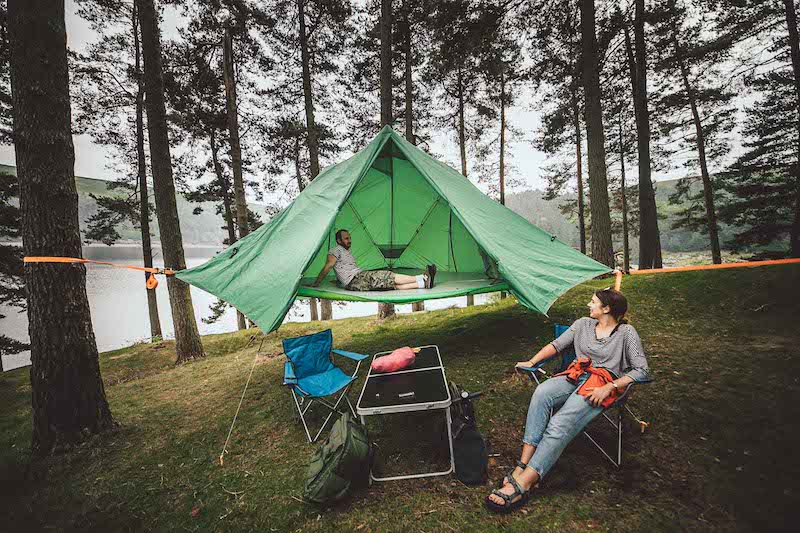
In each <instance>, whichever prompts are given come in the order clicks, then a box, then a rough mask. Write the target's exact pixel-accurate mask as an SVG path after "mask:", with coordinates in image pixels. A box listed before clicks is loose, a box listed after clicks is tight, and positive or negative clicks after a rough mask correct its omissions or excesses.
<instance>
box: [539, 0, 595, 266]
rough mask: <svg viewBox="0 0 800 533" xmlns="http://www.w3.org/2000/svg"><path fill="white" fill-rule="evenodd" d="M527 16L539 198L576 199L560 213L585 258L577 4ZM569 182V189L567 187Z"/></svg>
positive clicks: (566, 203) (568, 203) (564, 205)
mask: <svg viewBox="0 0 800 533" xmlns="http://www.w3.org/2000/svg"><path fill="white" fill-rule="evenodd" d="M536 7H537V9H535V10H533V12H532V13H531V14H530V15H529V16H528V17H527V20H528V21H529V25H530V31H531V34H532V40H533V49H534V50H535V53H534V56H533V57H534V65H533V68H532V72H531V74H530V77H531V79H532V80H533V81H534V83H535V84H536V86H537V89H538V90H537V93H538V94H537V95H538V98H537V107H538V108H539V109H540V110H541V112H542V126H541V127H540V128H539V129H538V130H537V131H536V136H535V138H534V146H536V147H537V148H538V149H539V150H541V151H542V152H544V153H545V154H547V155H548V157H549V158H550V159H551V163H549V164H548V165H547V166H546V167H545V168H544V171H545V172H544V178H545V182H546V187H545V192H544V196H543V197H544V198H545V199H547V200H553V199H555V198H557V197H559V196H561V195H563V194H564V193H566V192H568V191H569V192H573V191H574V192H575V194H576V199H575V200H568V201H566V202H563V203H562V205H561V206H560V207H561V210H562V212H563V213H565V214H568V215H570V216H577V222H578V235H579V245H580V251H581V253H584V254H585V253H586V216H585V193H584V184H585V178H584V172H583V133H582V128H583V122H582V120H581V116H582V114H583V97H582V95H581V87H582V83H583V82H582V77H581V73H582V67H581V62H580V53H581V52H580V49H581V47H580V37H579V31H580V28H579V27H578V24H579V20H580V19H579V15H578V12H577V7H578V6H577V3H563V4H558V5H550V6H549V8H550V9H549V10H542V9H541V7H542V6H536ZM573 183H574V185H572V184H573Z"/></svg>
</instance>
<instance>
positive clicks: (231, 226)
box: [208, 128, 238, 246]
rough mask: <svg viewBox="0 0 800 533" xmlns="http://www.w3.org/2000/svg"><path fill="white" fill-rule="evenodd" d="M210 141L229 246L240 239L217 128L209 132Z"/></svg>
mask: <svg viewBox="0 0 800 533" xmlns="http://www.w3.org/2000/svg"><path fill="white" fill-rule="evenodd" d="M208 138H209V143H210V144H211V161H212V162H213V164H214V174H215V175H216V176H217V181H218V182H219V188H220V192H221V193H222V208H223V209H224V211H225V215H224V216H225V229H226V230H227V231H228V246H232V245H233V243H235V242H236V241H237V240H238V239H237V238H236V224H235V223H234V221H233V211H232V210H231V204H232V201H231V194H230V189H229V188H228V180H226V179H225V174H224V173H223V172H222V164H220V162H219V147H218V146H217V136H216V130H214V129H213V128H212V129H211V131H210V132H209V137H208Z"/></svg>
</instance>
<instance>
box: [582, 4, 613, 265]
mask: <svg viewBox="0 0 800 533" xmlns="http://www.w3.org/2000/svg"><path fill="white" fill-rule="evenodd" d="M580 5H581V48H582V52H583V53H582V57H583V91H584V101H585V111H584V114H585V120H586V145H587V148H588V150H587V151H588V155H589V157H588V159H589V203H590V212H591V217H592V228H591V232H592V257H593V258H594V260H595V261H599V262H600V263H603V264H604V265H608V266H609V267H613V266H614V250H613V248H612V244H611V216H610V213H609V202H608V178H607V175H606V151H605V134H604V131H603V109H602V104H601V93H600V62H599V58H598V50H597V48H598V47H597V38H596V35H595V9H594V0H580Z"/></svg>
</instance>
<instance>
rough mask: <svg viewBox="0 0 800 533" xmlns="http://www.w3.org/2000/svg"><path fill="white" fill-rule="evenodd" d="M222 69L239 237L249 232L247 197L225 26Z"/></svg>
mask: <svg viewBox="0 0 800 533" xmlns="http://www.w3.org/2000/svg"><path fill="white" fill-rule="evenodd" d="M222 58H223V61H222V67H223V68H222V71H223V78H224V81H225V102H226V106H225V107H226V110H227V113H228V136H229V138H230V144H231V166H232V167H233V197H234V198H235V200H236V225H237V226H239V238H240V239H242V238H244V237H246V236H247V235H248V234H249V233H250V228H249V226H248V221H247V198H246V197H245V192H244V177H243V176H242V147H241V144H240V143H239V109H238V104H237V102H236V69H235V66H234V61H233V34H232V33H231V29H230V28H225V37H224V39H223V51H222Z"/></svg>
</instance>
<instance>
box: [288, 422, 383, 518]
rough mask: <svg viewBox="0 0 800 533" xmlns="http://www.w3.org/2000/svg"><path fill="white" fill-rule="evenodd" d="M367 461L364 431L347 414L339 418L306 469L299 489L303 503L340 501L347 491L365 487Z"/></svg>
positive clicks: (367, 474) (367, 472) (367, 469)
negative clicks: (303, 499)
mask: <svg viewBox="0 0 800 533" xmlns="http://www.w3.org/2000/svg"><path fill="white" fill-rule="evenodd" d="M369 457H370V446H369V437H368V435H367V429H366V428H365V427H364V426H363V425H361V424H360V423H359V422H358V420H355V419H354V418H353V417H352V415H351V414H350V413H345V414H343V415H342V416H341V418H339V420H337V421H336V422H335V423H334V424H333V428H332V429H331V434H330V436H328V439H327V440H326V441H325V442H324V443H323V444H322V446H321V447H320V448H319V449H318V450H317V451H316V452H314V456H313V457H312V458H311V463H310V464H309V465H308V472H307V473H306V480H305V484H304V487H303V496H304V497H305V499H306V501H309V502H313V503H318V504H325V503H332V502H335V501H337V500H340V499H341V498H343V497H344V496H345V494H347V491H348V490H350V488H358V487H363V486H366V485H367V484H368V483H369V466H370V465H369Z"/></svg>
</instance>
